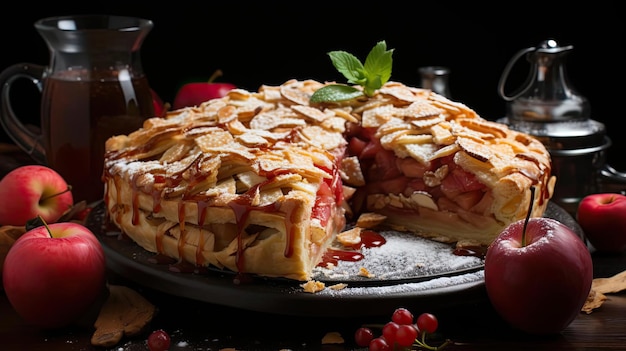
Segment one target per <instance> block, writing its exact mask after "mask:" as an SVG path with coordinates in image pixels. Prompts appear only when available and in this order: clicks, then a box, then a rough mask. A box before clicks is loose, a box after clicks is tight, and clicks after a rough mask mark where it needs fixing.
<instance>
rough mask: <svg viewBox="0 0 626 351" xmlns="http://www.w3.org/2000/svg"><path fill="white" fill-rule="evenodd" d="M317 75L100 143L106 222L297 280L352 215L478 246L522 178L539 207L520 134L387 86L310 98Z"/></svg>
mask: <svg viewBox="0 0 626 351" xmlns="http://www.w3.org/2000/svg"><path fill="white" fill-rule="evenodd" d="M326 84H331V83H321V82H317V81H314V80H304V81H299V80H289V81H287V82H285V83H284V84H281V85H280V86H262V87H261V88H260V89H259V90H258V91H257V92H249V91H245V90H242V89H234V90H231V91H230V92H229V93H228V95H227V96H225V97H224V98H221V99H215V100H210V101H207V102H205V103H203V104H201V105H199V106H196V107H193V108H184V109H181V110H176V111H171V112H169V113H168V114H167V115H166V116H165V117H164V118H156V117H155V118H152V119H149V120H147V121H146V122H145V124H144V126H143V128H141V129H139V130H137V131H135V132H133V133H131V134H129V135H120V136H115V137H112V138H110V139H109V140H108V141H107V143H106V154H105V169H104V173H103V181H104V182H105V185H106V187H105V189H106V190H105V203H106V208H107V214H108V217H109V219H110V221H112V222H113V223H114V224H115V225H117V226H118V227H119V228H120V229H121V230H122V231H123V232H124V233H125V234H126V235H128V236H129V237H130V238H131V239H132V240H134V241H135V242H136V243H137V244H138V245H140V246H141V247H143V248H144V249H146V250H148V251H150V252H154V253H158V254H163V255H166V256H169V257H171V258H175V259H178V260H180V261H184V262H187V263H190V264H192V265H194V266H199V267H206V266H213V267H218V268H223V269H228V270H231V271H234V272H241V273H244V272H245V273H251V274H257V275H260V276H268V277H284V278H289V279H295V280H301V281H306V280H309V279H311V274H312V270H313V268H314V267H315V266H316V265H317V264H318V263H319V262H320V261H321V259H322V255H323V254H324V252H325V251H326V249H327V248H328V247H329V246H330V245H331V244H332V243H333V242H334V241H335V240H336V238H337V235H338V234H339V233H340V232H341V231H342V230H343V229H344V227H345V223H346V219H348V220H353V219H354V220H356V218H357V216H358V215H359V214H363V213H373V214H377V215H378V216H379V217H381V218H385V224H386V225H389V226H391V227H393V228H396V229H399V230H409V231H412V232H415V233H416V234H417V235H421V236H425V237H430V238H433V239H435V240H439V241H446V242H455V241H460V240H470V241H473V242H476V243H479V244H484V245H487V244H489V243H490V242H491V241H492V240H493V239H494V238H495V237H496V236H497V234H499V233H500V231H501V230H502V229H503V228H504V227H505V226H507V225H508V224H510V223H511V222H513V221H516V220H518V219H522V218H524V217H525V216H526V213H527V211H528V209H529V204H530V199H531V192H530V189H531V187H533V188H534V189H535V196H534V204H533V207H532V214H531V215H532V216H541V215H543V212H544V211H545V208H546V206H547V203H548V200H549V199H550V197H551V195H552V192H553V189H554V183H555V181H556V179H555V177H554V176H552V175H551V160H550V156H549V153H548V152H547V150H546V149H545V147H544V146H543V144H542V143H541V142H539V141H538V140H536V139H534V138H533V137H532V136H529V135H526V134H522V133H520V132H517V131H513V130H510V129H508V128H507V127H506V126H505V125H502V124H498V123H495V122H491V121H488V120H486V119H483V118H481V117H480V116H478V114H477V113H476V112H474V111H473V110H471V109H470V108H468V107H467V106H465V105H463V104H461V103H458V102H454V101H451V100H449V99H447V98H445V97H443V96H441V95H438V94H436V93H434V92H432V91H430V90H427V89H420V88H413V87H409V86H406V85H404V84H401V83H398V82H388V83H386V84H385V85H384V86H383V87H382V88H381V89H379V90H378V91H377V92H376V94H375V95H374V96H372V97H367V98H363V99H358V100H351V101H348V102H343V103H340V104H312V103H310V102H309V98H310V96H311V95H312V94H313V93H314V92H315V91H316V90H317V89H319V88H321V87H323V86H325V85H326Z"/></svg>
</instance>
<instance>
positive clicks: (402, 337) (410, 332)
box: [396, 324, 417, 347]
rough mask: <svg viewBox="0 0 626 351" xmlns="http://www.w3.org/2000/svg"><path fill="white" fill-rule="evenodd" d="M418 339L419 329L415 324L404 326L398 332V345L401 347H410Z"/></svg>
mask: <svg viewBox="0 0 626 351" xmlns="http://www.w3.org/2000/svg"><path fill="white" fill-rule="evenodd" d="M415 338H417V329H416V328H415V327H414V326H413V324H402V325H400V326H399V327H398V330H397V331H396V344H398V345H399V346H401V347H409V346H411V345H413V342H414V341H415Z"/></svg>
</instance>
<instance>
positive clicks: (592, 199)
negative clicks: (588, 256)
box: [576, 193, 626, 253]
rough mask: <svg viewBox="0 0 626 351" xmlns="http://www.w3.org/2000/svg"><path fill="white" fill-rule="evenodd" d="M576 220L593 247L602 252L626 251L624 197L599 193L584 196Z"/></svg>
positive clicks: (625, 207) (625, 198) (625, 209)
mask: <svg viewBox="0 0 626 351" xmlns="http://www.w3.org/2000/svg"><path fill="white" fill-rule="evenodd" d="M576 220H577V221H578V224H580V227H581V228H582V229H583V231H584V232H585V236H586V237H587V239H588V240H589V243H591V245H593V247H594V248H595V249H596V250H598V251H602V252H610V253H621V252H624V251H626V196H625V195H622V194H612V193H600V194H591V195H587V196H585V197H584V198H583V199H582V200H581V201H580V203H579V204H578V210H577V211H576Z"/></svg>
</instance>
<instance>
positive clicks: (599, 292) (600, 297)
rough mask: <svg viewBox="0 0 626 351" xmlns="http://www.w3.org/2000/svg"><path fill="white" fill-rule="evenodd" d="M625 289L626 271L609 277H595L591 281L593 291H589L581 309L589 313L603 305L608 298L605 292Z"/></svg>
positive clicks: (616, 291)
mask: <svg viewBox="0 0 626 351" xmlns="http://www.w3.org/2000/svg"><path fill="white" fill-rule="evenodd" d="M624 290H626V271H623V272H621V273H618V274H616V275H614V276H612V277H608V278H595V279H594V280H593V282H592V283H591V291H589V296H588V297H587V301H585V304H584V305H583V307H582V309H581V310H582V312H585V313H587V314H589V313H591V312H592V311H593V310H594V309H596V308H598V307H600V306H602V303H604V301H605V300H606V299H607V297H606V295H605V294H610V293H618V292H621V291H624Z"/></svg>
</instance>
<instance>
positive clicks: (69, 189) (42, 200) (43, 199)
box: [39, 185, 72, 202]
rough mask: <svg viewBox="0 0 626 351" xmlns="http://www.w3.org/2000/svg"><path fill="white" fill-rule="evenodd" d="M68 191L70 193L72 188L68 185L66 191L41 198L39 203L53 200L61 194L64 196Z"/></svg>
mask: <svg viewBox="0 0 626 351" xmlns="http://www.w3.org/2000/svg"><path fill="white" fill-rule="evenodd" d="M68 191H72V186H71V185H68V186H67V189H65V190H63V191H62V192H60V193H56V194H52V195H49V196H46V197H42V198H41V199H39V202H44V201H46V200H48V199H50V198H53V197H55V196H59V195H61V194H65V193H66V192H68Z"/></svg>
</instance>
